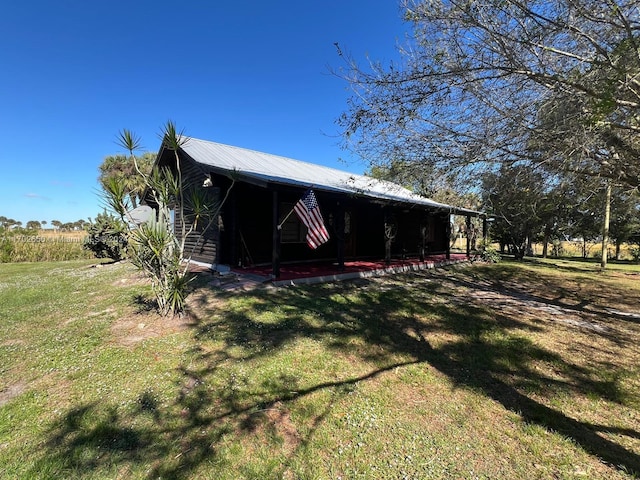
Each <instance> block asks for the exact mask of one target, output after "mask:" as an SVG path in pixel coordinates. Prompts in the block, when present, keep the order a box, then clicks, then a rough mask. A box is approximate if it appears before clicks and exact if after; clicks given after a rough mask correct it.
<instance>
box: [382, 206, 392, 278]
mask: <svg viewBox="0 0 640 480" xmlns="http://www.w3.org/2000/svg"><path fill="white" fill-rule="evenodd" d="M391 240H392V236H391V225H390V223H389V210H388V209H386V208H385V209H384V261H385V263H386V264H387V265H389V264H391Z"/></svg>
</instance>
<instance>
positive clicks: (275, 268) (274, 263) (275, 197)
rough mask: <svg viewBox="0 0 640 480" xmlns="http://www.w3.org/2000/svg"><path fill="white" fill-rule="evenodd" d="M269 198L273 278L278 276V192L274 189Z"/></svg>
mask: <svg viewBox="0 0 640 480" xmlns="http://www.w3.org/2000/svg"><path fill="white" fill-rule="evenodd" d="M271 198H272V209H273V241H272V248H271V264H272V267H273V271H272V276H273V278H280V230H279V229H278V223H279V221H280V207H279V205H278V192H277V191H275V190H274V191H273V193H272V197H271Z"/></svg>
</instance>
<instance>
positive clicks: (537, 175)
mask: <svg viewBox="0 0 640 480" xmlns="http://www.w3.org/2000/svg"><path fill="white" fill-rule="evenodd" d="M546 191H547V188H546V185H545V181H544V177H543V175H542V173H541V172H540V171H539V170H536V169H533V168H531V167H529V166H527V165H515V166H512V167H506V166H505V167H503V168H501V169H500V171H498V172H497V173H492V174H488V175H487V176H485V178H484V180H483V188H482V197H483V201H484V205H485V208H486V209H487V213H488V214H490V215H492V216H493V217H494V222H493V225H492V226H491V232H492V235H494V236H495V237H496V239H497V240H498V241H499V242H500V243H501V244H504V245H509V247H510V250H511V251H512V252H513V254H514V256H515V258H516V259H522V258H523V257H524V256H525V254H526V252H527V250H528V247H529V246H530V244H531V241H532V239H533V237H534V235H536V234H537V233H538V232H539V231H540V230H541V229H542V227H543V224H544V222H543V217H542V214H541V212H543V211H544V210H545V209H546V208H547V204H548V203H549V202H548V197H547V195H546Z"/></svg>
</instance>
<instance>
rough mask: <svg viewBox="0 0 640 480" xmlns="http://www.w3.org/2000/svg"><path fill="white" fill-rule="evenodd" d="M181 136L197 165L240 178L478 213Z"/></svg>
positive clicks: (384, 184)
mask: <svg viewBox="0 0 640 480" xmlns="http://www.w3.org/2000/svg"><path fill="white" fill-rule="evenodd" d="M184 139H185V140H186V141H185V143H184V144H183V145H182V147H181V149H182V151H183V152H184V153H186V154H187V155H188V156H189V157H191V158H192V159H193V160H194V161H195V162H197V163H198V164H200V165H202V166H203V167H205V166H206V167H208V168H209V169H210V170H212V171H215V172H217V173H223V174H227V175H230V174H231V173H232V172H233V173H234V174H235V175H238V176H239V177H240V178H241V179H245V180H249V181H254V182H256V183H259V184H265V185H266V184H268V183H275V184H281V185H291V186H298V187H303V188H313V189H314V190H319V191H327V192H337V193H345V194H350V195H359V196H363V197H368V198H372V199H377V200H382V201H388V202H399V203H403V204H407V205H412V206H416V205H421V206H425V207H432V208H435V209H438V210H447V211H449V212H450V213H454V214H462V215H465V214H466V215H480V212H477V211H475V210H469V209H465V208H458V207H454V206H451V205H446V204H444V203H439V202H436V201H434V200H431V199H430V198H426V197H422V196H420V195H417V194H415V193H413V192H412V191H410V190H408V189H406V188H404V187H401V186H400V185H398V184H395V183H392V182H388V181H384V180H378V179H375V178H372V177H369V176H366V175H357V174H354V173H349V172H345V171H342V170H338V169H335V168H330V167H324V166H321V165H316V164H313V163H308V162H302V161H300V160H294V159H291V158H286V157H281V156H278V155H272V154H269V153H263V152H257V151H255V150H248V149H246V148H240V147H234V146H230V145H223V144H220V143H215V142H209V141H206V140H199V139H197V138H192V137H185V138H184Z"/></svg>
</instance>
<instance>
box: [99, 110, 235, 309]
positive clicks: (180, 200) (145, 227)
mask: <svg viewBox="0 0 640 480" xmlns="http://www.w3.org/2000/svg"><path fill="white" fill-rule="evenodd" d="M161 138H162V141H163V143H164V145H165V147H166V148H168V149H169V150H172V151H173V152H174V154H175V170H172V169H170V168H166V167H164V168H154V169H153V170H152V172H151V173H150V174H145V173H143V172H142V171H141V170H140V169H139V168H138V165H137V162H136V157H135V155H134V152H135V150H137V149H139V148H140V145H141V142H140V139H139V137H137V136H136V135H135V134H133V133H132V132H131V131H129V130H123V131H121V132H120V133H119V135H118V143H119V145H120V146H122V147H123V148H124V149H126V150H127V151H128V152H129V155H131V157H132V161H133V162H134V165H135V166H136V171H137V172H138V174H139V175H140V177H141V179H142V180H143V181H144V184H145V186H146V191H147V196H148V199H149V200H150V201H151V203H153V204H154V206H155V210H156V211H155V215H151V217H150V218H149V220H148V221H147V222H146V223H144V224H142V225H139V226H138V227H131V224H132V223H133V222H131V221H130V220H131V219H129V218H128V212H129V211H130V209H131V205H130V203H129V195H128V192H127V188H126V185H124V184H122V183H118V180H117V179H113V180H111V181H110V182H109V183H107V184H105V185H104V194H105V203H106V204H107V206H109V207H110V208H111V209H112V210H113V211H114V212H116V213H117V214H118V215H119V216H120V217H121V218H122V219H123V220H124V221H126V222H127V223H128V225H129V226H130V228H131V231H130V234H129V235H130V242H129V244H130V247H131V260H132V262H133V263H134V264H135V265H136V266H137V267H138V268H140V269H141V270H142V271H144V272H145V273H146V274H147V276H149V278H150V279H151V284H152V288H153V293H154V296H155V299H156V302H157V305H158V311H159V312H160V313H161V314H162V315H176V314H180V313H182V311H183V310H184V307H185V299H186V297H187V294H188V288H189V283H190V282H191V280H192V277H191V276H190V274H189V263H190V262H191V255H192V253H193V252H185V245H186V243H185V242H186V239H187V237H188V236H189V235H192V234H197V235H199V236H203V235H204V234H205V233H206V231H207V230H208V229H209V228H210V227H211V226H212V225H213V224H214V222H216V221H217V218H218V215H219V213H220V209H221V208H222V205H223V204H224V202H225V201H226V199H227V198H228V196H229V192H230V191H231V188H233V185H234V184H235V182H233V181H232V184H231V186H230V187H229V189H228V190H227V192H226V194H225V196H224V198H223V200H222V201H221V202H216V203H215V204H212V203H211V201H210V200H209V199H207V198H206V196H205V195H204V193H203V192H202V190H201V189H198V188H193V187H192V186H190V185H187V184H186V183H185V181H184V178H183V175H182V166H181V161H180V156H179V155H178V151H179V149H180V148H181V147H182V146H183V145H185V143H186V142H187V141H188V138H187V137H186V136H185V135H184V133H183V132H182V131H178V130H177V129H176V126H175V124H174V123H173V122H171V121H169V122H167V124H166V125H165V127H164V129H163V131H162V134H161ZM172 208H176V210H177V214H176V218H177V219H178V222H179V223H178V225H176V226H174V225H172V224H171V209H172ZM176 231H177V232H179V235H176ZM196 243H197V242H196Z"/></svg>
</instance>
